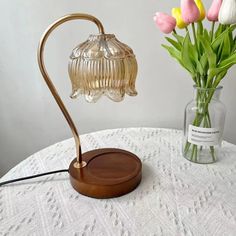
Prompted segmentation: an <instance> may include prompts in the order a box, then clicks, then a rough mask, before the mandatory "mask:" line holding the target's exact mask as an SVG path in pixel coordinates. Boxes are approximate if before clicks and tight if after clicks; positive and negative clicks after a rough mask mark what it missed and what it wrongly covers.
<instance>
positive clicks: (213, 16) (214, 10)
mask: <svg viewBox="0 0 236 236" xmlns="http://www.w3.org/2000/svg"><path fill="white" fill-rule="evenodd" d="M221 4H222V0H213V2H212V4H211V7H210V9H209V11H208V12H207V19H208V20H209V21H218V15H219V11H220V7H221Z"/></svg>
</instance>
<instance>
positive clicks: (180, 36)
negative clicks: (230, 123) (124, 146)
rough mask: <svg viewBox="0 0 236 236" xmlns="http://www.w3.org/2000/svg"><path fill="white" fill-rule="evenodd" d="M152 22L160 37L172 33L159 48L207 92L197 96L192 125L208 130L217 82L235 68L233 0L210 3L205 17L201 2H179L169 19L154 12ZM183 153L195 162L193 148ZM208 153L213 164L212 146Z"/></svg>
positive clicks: (235, 7)
mask: <svg viewBox="0 0 236 236" xmlns="http://www.w3.org/2000/svg"><path fill="white" fill-rule="evenodd" d="M205 17H207V19H208V21H210V22H211V28H210V29H209V30H208V29H207V28H206V27H204V25H203V20H204V19H205ZM154 22H155V24H156V26H157V27H158V28H159V29H160V30H161V31H162V32H163V33H165V34H170V33H172V36H173V37H172V38H170V37H166V40H167V41H168V42H169V43H170V45H162V46H163V47H164V48H165V49H166V50H167V51H168V52H169V54H170V55H171V56H172V57H173V58H175V59H176V60H177V61H178V62H179V64H180V65H181V66H182V67H183V68H184V69H186V70H187V71H188V72H189V73H190V75H191V78H192V79H193V81H194V84H195V86H196V87H197V88H202V89H206V91H207V92H205V93H201V94H199V96H197V104H198V105H197V106H198V109H197V111H196V114H195V117H194V119H193V121H192V125H194V126H197V127H205V128H211V117H210V115H209V111H208V105H209V103H210V102H211V99H212V97H213V94H214V92H215V89H216V88H217V87H218V85H219V83H220V82H221V80H222V79H223V78H224V77H225V75H226V74H227V72H228V70H229V69H230V68H231V67H232V66H233V65H234V64H236V36H235V35H234V30H235V28H236V0H213V2H212V5H211V7H210V9H209V10H208V12H207V13H206V11H205V8H204V5H203V3H202V1H201V0H181V7H180V8H173V9H172V16H171V15H168V14H165V13H160V12H157V13H156V14H155V16H154ZM176 28H178V29H180V30H181V29H182V33H181V32H180V33H177V31H176ZM207 89H210V90H207ZM209 91H210V92H209ZM200 148H201V147H199V149H200ZM183 151H184V154H186V153H187V152H191V155H190V156H191V160H193V161H194V158H195V160H196V156H197V153H198V146H197V145H194V144H192V143H190V142H188V141H187V140H186V143H185V145H184V149H183ZM210 152H211V155H212V159H213V161H214V160H215V155H214V146H211V147H210Z"/></svg>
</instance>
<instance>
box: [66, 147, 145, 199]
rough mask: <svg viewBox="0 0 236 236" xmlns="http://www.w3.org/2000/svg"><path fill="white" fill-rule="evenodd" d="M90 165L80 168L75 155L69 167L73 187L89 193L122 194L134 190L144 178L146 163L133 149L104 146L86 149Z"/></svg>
mask: <svg viewBox="0 0 236 236" xmlns="http://www.w3.org/2000/svg"><path fill="white" fill-rule="evenodd" d="M83 161H85V162H86V163H87V165H86V166H85V167H83V168H80V169H79V168H76V167H75V166H74V163H76V159H74V160H73V161H72V162H71V164H70V167H69V174H70V181H71V184H72V186H73V188H74V189H75V190H76V191H77V192H79V193H81V194H83V195H86V196H88V197H93V198H112V197H119V196H121V195H124V194H126V193H129V192H131V191H132V190H134V189H135V188H136V187H137V186H138V185H139V183H140V181H141V178H142V163H141V161H140V159H139V158H138V157H137V156H136V155H134V154H133V153H131V152H128V151H125V150H121V149H115V148H104V149H97V150H92V151H89V152H86V153H84V154H83Z"/></svg>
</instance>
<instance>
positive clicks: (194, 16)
mask: <svg viewBox="0 0 236 236" xmlns="http://www.w3.org/2000/svg"><path fill="white" fill-rule="evenodd" d="M181 13H182V18H183V20H184V22H185V23H187V24H190V23H193V22H197V21H198V20H199V18H200V11H199V9H198V7H197V5H196V3H195V2H194V0H181Z"/></svg>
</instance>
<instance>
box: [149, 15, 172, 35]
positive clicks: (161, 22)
mask: <svg viewBox="0 0 236 236" xmlns="http://www.w3.org/2000/svg"><path fill="white" fill-rule="evenodd" d="M153 19H154V21H155V23H156V26H157V27H158V28H159V29H160V30H161V31H162V32H163V33H165V34H169V33H171V32H172V31H173V30H174V28H175V26H176V20H175V18H174V17H172V16H169V15H167V14H165V13H161V12H157V13H156V15H155V16H154V17H153Z"/></svg>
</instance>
